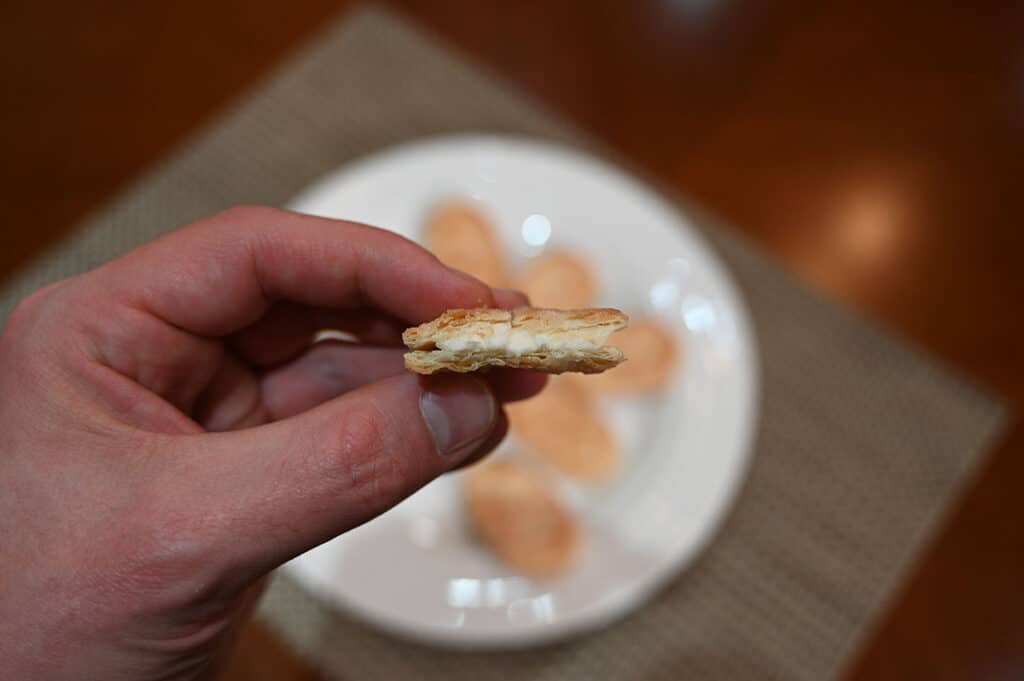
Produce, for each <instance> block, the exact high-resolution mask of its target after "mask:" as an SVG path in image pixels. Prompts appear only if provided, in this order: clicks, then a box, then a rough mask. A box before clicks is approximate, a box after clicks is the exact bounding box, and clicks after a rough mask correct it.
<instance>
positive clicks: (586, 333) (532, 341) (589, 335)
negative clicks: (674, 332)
mask: <svg viewBox="0 0 1024 681" xmlns="http://www.w3.org/2000/svg"><path fill="white" fill-rule="evenodd" d="M612 332H613V329H611V328H608V327H596V328H589V329H574V330H573V332H572V333H571V334H570V333H561V334H555V335H548V334H543V333H531V332H529V331H526V330H524V329H513V328H512V325H511V324H493V325H488V327H487V329H486V332H477V333H467V334H465V335H462V336H459V337H456V338H447V339H445V340H440V341H438V342H437V348H438V349H439V350H444V351H447V352H486V351H494V350H500V351H503V352H505V353H506V354H509V355H526V354H530V353H534V352H539V351H542V350H548V351H559V350H581V351H582V350H593V349H595V348H597V347H600V346H602V345H604V342H605V341H606V340H608V336H610V335H611V334H612Z"/></svg>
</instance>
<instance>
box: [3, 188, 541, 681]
mask: <svg viewBox="0 0 1024 681" xmlns="http://www.w3.org/2000/svg"><path fill="white" fill-rule="evenodd" d="M523 302H524V299H523V298H522V297H519V296H517V295H515V294H509V293H502V292H498V291H492V290H491V289H490V288H488V287H487V286H485V285H484V284H482V283H480V282H479V281H477V280H475V279H472V278H471V277H469V276H467V275H464V274H461V273H459V272H456V271H453V270H450V269H448V268H447V267H445V266H444V265H442V264H441V263H440V262H438V261H437V260H436V259H435V258H434V257H433V256H432V255H430V254H429V253H427V252H426V251H424V250H423V249H421V248H419V247H418V246H416V245H414V244H412V243H411V242H409V241H406V240H404V239H402V238H400V237H397V236H395V235H392V234H390V233H387V232H384V231H381V230H377V229H374V228H371V227H366V226H362V225H356V224H352V223H346V222H337V221H333V220H326V219H321V218H313V217H307V216H300V215H296V214H292V213H287V212H283V211H275V210H271V209H264V208H242V209H234V210H231V211H227V212H225V213H221V214H219V215H217V216H214V217H212V218H209V219H207V220H203V221H201V222H198V223H196V224H193V225H191V226H189V227H186V228H184V229H181V230H179V231H177V232H174V233H172V234H170V235H169V236H166V237H164V238H162V239H160V240H158V241H155V242H153V243H151V244H149V245H147V246H144V247H142V248H140V249H138V250H137V251H134V252H132V253H130V254H128V255H127V256H125V257H123V258H120V259H118V260H115V261H113V262H111V263H109V264H107V265H105V266H103V267H101V268H99V269H97V270H95V271H93V272H89V273H87V274H84V275H81V276H78V277H75V278H73V279H69V280H66V281H62V282H59V283H57V284H54V285H52V286H50V287H48V288H46V289H43V290H42V291H39V292H37V293H35V294H33V295H32V296H30V297H29V298H28V299H26V300H25V301H24V302H23V303H22V304H21V305H20V306H19V307H18V309H17V310H16V311H15V312H14V314H13V315H12V316H11V318H10V320H9V322H8V324H7V327H6V329H5V330H4V333H3V335H2V337H0V660H3V662H2V663H0V678H2V679H65V678H67V679H71V678H73V679H84V678H96V679H105V680H115V679H151V678H152V679H156V678H160V679H167V678H196V677H200V676H203V675H204V674H208V673H210V670H211V669H212V668H213V665H214V662H215V661H216V660H217V659H218V657H219V656H221V655H222V653H223V651H224V649H225V646H226V645H227V644H228V643H229V642H230V640H231V636H232V633H233V632H234V631H235V630H236V628H237V627H238V625H239V623H240V621H241V620H242V619H243V618H244V617H245V615H246V613H247V612H248V610H249V608H251V606H252V605H253V603H254V601H255V599H256V597H257V596H258V591H259V586H260V583H261V580H262V578H263V577H264V576H265V575H266V574H267V573H268V572H269V571H270V570H272V569H273V568H274V567H276V566H277V565H279V564H281V563H282V562H284V561H286V560H288V559H289V558H292V557H293V556H296V555H298V554H300V553H302V552H303V551H306V550H307V549H310V548H312V547H314V546H316V545H317V544H320V543H321V542H324V541H326V540H327V539H330V538H331V537H334V536H336V535H338V534H340V533H342V532H344V531H346V530H348V529H351V528H353V527H355V526H357V525H359V524H360V523H363V522H365V521H366V520H368V519H370V518H372V517H374V516H375V515H377V514H379V513H381V512H382V511H384V510H386V509H387V508H389V507H390V506H392V505H393V504H395V503H396V502H398V501H399V500H401V499H402V498H404V497H405V496H407V495H409V494H410V493H412V492H413V491H415V490H416V489H417V488H419V487H420V486H422V485H423V484H425V483H427V482H429V481H430V480H432V479H433V478H434V477H436V476H437V475H440V474H441V473H444V472H445V471H449V470H451V469H453V468H456V467H458V466H460V465H461V464H464V463H465V462H468V461H471V460H473V459H474V458H477V457H479V456H482V455H483V454H484V453H486V452H488V451H490V450H491V449H493V447H494V446H496V445H497V443H498V442H499V441H500V440H501V439H502V437H503V436H504V434H505V431H506V429H507V420H506V419H505V416H504V412H503V410H502V408H501V403H502V402H503V401H508V400H513V399H520V398H523V397H526V396H528V395H530V394H533V393H534V392H536V391H537V390H539V389H540V387H541V385H542V381H543V379H541V378H539V377H537V376H534V375H531V374H527V373H525V372H507V373H504V374H495V375H494V377H492V378H490V379H488V381H486V382H485V381H484V380H481V379H480V378H477V377H472V376H449V377H442V378H433V379H422V378H418V377H416V376H414V375H412V374H409V373H407V372H405V371H403V368H402V357H401V355H402V350H401V349H400V348H398V347H386V346H382V344H384V345H398V344H399V341H400V338H399V334H400V331H401V329H402V328H404V327H405V326H407V325H409V324H413V323H419V322H422V321H426V320H428V319H431V318H433V317H435V316H437V315H438V314H440V313H441V312H442V311H444V310H445V309H447V308H455V307H476V306H481V305H503V306H513V305H517V304H522V303H523ZM325 328H331V329H343V330H346V331H350V332H352V333H354V334H355V335H356V336H357V337H359V338H360V339H361V340H365V341H366V342H371V343H375V344H376V345H373V346H371V345H352V344H339V343H324V344H318V345H315V346H314V345H311V339H312V336H313V334H314V332H315V331H317V330H321V329H325Z"/></svg>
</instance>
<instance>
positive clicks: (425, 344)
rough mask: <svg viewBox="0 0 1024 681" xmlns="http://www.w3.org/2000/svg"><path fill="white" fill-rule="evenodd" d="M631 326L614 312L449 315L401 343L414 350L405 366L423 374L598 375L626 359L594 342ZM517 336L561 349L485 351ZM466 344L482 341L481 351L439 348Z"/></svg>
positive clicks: (521, 310) (455, 312)
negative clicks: (494, 370) (509, 370)
mask: <svg viewBox="0 0 1024 681" xmlns="http://www.w3.org/2000/svg"><path fill="white" fill-rule="evenodd" d="M628 321H629V318H628V317H627V316H626V315H625V314H623V313H622V312H620V311H619V310H614V309H611V308H591V309H584V310H547V309H541V308H529V307H524V308H518V309H515V310H499V309H494V308H479V309H474V310H448V311H447V312H445V313H444V314H442V315H441V316H440V317H438V318H437V319H435V320H433V321H430V322H427V323H425V324H420V325H419V326H417V327H413V328H410V329H406V331H405V333H403V334H402V341H403V342H404V343H405V344H406V346H408V347H409V348H410V349H411V350H412V352H409V353H406V355H405V366H406V368H407V369H410V370H411V371H415V372H416V373H419V374H432V373H435V372H438V371H454V372H459V373H464V372H469V371H477V370H479V369H482V368H484V367H489V366H498V367H513V368H520V369H533V370H535V371H542V372H546V373H552V374H560V373H564V372H567V371H576V372H580V373H599V372H601V371H604V370H606V369H609V368H611V367H614V366H617V365H618V364H620V363H621V362H623V361H624V360H625V359H626V358H625V355H623V353H622V352H621V351H620V350H618V349H617V348H614V347H610V346H605V345H596V344H595V343H594V342H593V339H594V338H595V337H597V336H601V335H607V334H609V333H613V332H615V331H617V330H619V329H622V328H624V327H625V326H626V325H627V323H628ZM512 331H514V332H522V333H525V334H528V335H530V336H531V337H537V338H544V339H546V340H547V341H550V342H557V343H558V345H557V347H552V346H550V345H541V346H539V347H537V348H534V349H530V350H527V351H523V352H521V353H520V352H512V351H509V349H508V348H506V347H503V346H496V347H483V346H481V344H483V343H486V342H487V341H489V340H491V339H493V338H497V337H500V336H501V335H502V334H505V335H507V334H508V333H510V332H512ZM466 339H475V340H476V341H479V342H478V343H477V346H476V347H462V346H459V348H458V349H455V350H453V349H445V348H444V347H439V345H440V346H444V345H451V344H452V343H457V342H458V341H460V340H466Z"/></svg>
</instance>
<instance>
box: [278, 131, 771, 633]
mask: <svg viewBox="0 0 1024 681" xmlns="http://www.w3.org/2000/svg"><path fill="white" fill-rule="evenodd" d="M451 196H455V197H464V198H468V199H472V200H474V201H476V202H478V203H479V205H480V207H481V208H482V209H483V210H484V211H485V212H486V213H487V214H488V215H490V216H491V217H492V218H493V220H494V221H495V223H496V227H497V229H498V231H499V234H500V237H501V239H502V240H503V241H504V244H505V245H506V247H507V249H508V252H509V253H510V254H511V257H512V258H513V260H514V261H515V263H516V264H522V262H523V261H525V259H526V258H527V257H530V256H532V255H535V254H536V253H537V251H538V250H539V249H538V246H536V245H531V244H530V243H528V240H530V241H534V242H537V241H540V238H539V237H542V236H544V233H545V232H546V228H545V227H544V225H545V224H548V225H550V239H549V240H548V241H547V243H546V244H545V246H555V247H570V248H572V249H573V250H575V251H578V252H580V253H582V254H583V255H585V256H586V257H588V258H589V259H590V260H591V261H592V262H593V263H594V264H595V265H597V266H598V268H599V271H600V274H601V282H602V292H601V295H600V299H599V303H600V304H601V305H610V306H615V307H621V308H622V309H625V310H626V311H628V312H630V313H631V314H634V315H635V314H641V313H649V314H653V315H657V316H658V317H659V318H660V319H661V320H662V321H664V322H665V323H666V324H667V325H669V326H670V327H671V328H673V329H675V330H676V331H677V333H678V335H679V338H680V342H681V343H682V346H683V358H684V359H683V362H682V368H681V370H680V371H679V372H678V373H677V375H676V376H675V377H674V380H673V382H672V384H671V385H670V387H669V388H668V389H667V390H665V391H664V393H663V394H661V395H660V396H659V397H657V398H648V399H645V400H639V401H632V402H621V401H620V402H616V403H608V404H606V405H604V407H605V408H606V409H607V411H608V414H609V417H610V418H611V419H612V422H613V423H614V424H615V426H616V428H617V429H618V431H619V434H620V436H621V439H622V441H623V442H624V443H625V446H626V449H627V454H626V462H625V465H624V467H623V473H622V474H621V476H620V477H619V478H618V479H616V480H615V481H614V482H612V483H610V484H608V485H606V486H605V487H604V488H601V489H596V490H594V489H587V490H584V489H579V488H573V487H571V486H570V485H565V488H564V489H563V491H564V492H565V493H566V498H567V499H568V501H569V503H570V504H571V505H572V506H573V507H574V508H575V509H576V511H577V512H578V513H579V515H580V517H581V518H582V519H583V522H584V524H585V527H586V530H587V535H588V540H587V543H586V547H585V549H584V552H583V555H582V557H581V559H580V561H579V563H578V565H577V566H576V568H575V569H574V570H573V571H572V572H571V573H569V574H568V575H566V576H564V577H561V578H557V579H550V580H541V581H534V580H529V579H525V578H523V577H521V576H519V575H517V574H515V573H514V572H513V571H511V570H509V569H508V568H506V567H505V566H503V565H502V564H500V563H498V562H497V561H496V560H495V559H494V558H493V557H492V556H491V555H490V554H489V553H488V552H487V551H486V550H484V549H482V548H481V547H479V546H478V545H477V544H476V543H475V542H474V541H473V539H472V536H471V534H470V533H469V531H468V528H467V527H466V525H465V520H464V518H463V514H462V512H461V509H460V504H459V493H458V480H457V477H458V476H457V475H450V476H446V477H445V478H444V479H441V480H438V481H436V482H434V483H432V484H431V485H429V486H427V487H426V488H425V489H423V490H422V491H420V492H419V493H417V494H416V495H414V496H413V497H412V498H410V499H408V500H407V501H405V502H403V503H402V504H400V505H399V506H397V507H396V508H394V509H392V510H391V511H389V512H388V513H386V514H385V515H383V516H381V517H380V518H377V519H376V520H374V521H372V522H370V523H367V524H366V525H364V526H363V527H360V528H358V529H356V530H353V531H352V532H349V533H348V534H346V535H344V536H342V537H339V538H337V539H335V540H333V541H330V542H328V543H326V544H324V545H323V546H320V547H319V548H317V549H314V550H313V551H310V552H308V553H306V554H304V555H302V556H300V557H298V558H296V559H295V560H293V561H291V562H290V563H288V564H287V565H286V566H284V570H285V571H286V572H288V573H289V574H290V575H291V576H293V577H294V578H295V579H297V580H298V581H299V582H300V583H302V584H303V585H304V586H306V587H307V588H308V589H310V590H312V591H313V592H314V593H316V594H318V595H319V596H321V597H322V598H323V599H325V600H327V601H328V602H331V603H334V604H336V605H337V606H339V607H342V608H344V609H345V610H347V611H350V612H353V613H356V614H357V615H359V616H361V617H363V618H365V619H366V620H368V621H370V622H371V623H373V624H375V625H377V626H380V627H383V628H385V629H387V630H390V631H392V632H396V633H398V634H401V635H405V636H408V637H412V638H415V639H418V640H421V641H428V642H432V643H438V644H445V645H449V646H454V647H461V648H507V647H522V646H526V645H532V644H538V643H542V642H549V641H552V640H554V639H560V638H564V637H566V636H569V635H571V634H576V633H579V632H582V631H585V630H588V629H592V628H595V627H598V626H601V625H604V624H606V623H608V622H610V621H611V620H613V619H615V618H617V617H619V616H622V615H624V614H625V613H627V612H628V611H630V610H632V609H634V608H636V607H637V606H638V605H640V604H641V603H642V602H643V601H644V600H645V599H647V598H648V597H650V596H651V595H652V594H653V593H654V591H655V590H656V589H657V588H658V587H659V586H660V585H662V584H664V583H665V582H666V581H667V580H668V579H669V578H671V577H672V576H673V575H675V574H677V573H678V572H679V571H680V570H681V569H682V568H684V567H685V566H686V565H688V564H689V563H690V562H691V561H693V559H694V558H695V557H696V556H697V554H698V553H699V552H700V551H701V549H702V548H703V547H704V546H705V545H706V544H707V543H708V541H709V539H710V538H711V536H712V534H713V532H714V530H715V528H716V527H717V525H718V524H719V521H720V520H721V519H722V517H723V515H724V513H725V512H726V510H727V509H728V507H729V505H730V503H731V501H732V499H733V497H734V496H735V494H736V492H737V490H738V488H739V485H740V483H741V480H742V478H743V473H744V471H745V469H746V465H747V459H748V452H749V448H750V444H751V437H752V435H753V429H754V425H755V420H756V410H757V363H756V354H755V350H754V341H753V336H752V331H751V326H750V323H749V320H748V317H747V314H746V311H745V309H744V306H743V303H742V300H741V298H740V296H739V294H738V292H737V290H736V288H735V286H734V285H733V284H732V282H731V281H730V279H729V276H728V274H727V273H726V271H725V269H724V267H723V266H722V265H721V263H720V262H719V261H718V258H717V257H716V256H715V255H714V253H713V252H712V251H711V250H710V249H709V248H708V246H707V245H706V244H705V243H704V241H703V239H702V238H701V237H700V236H699V235H698V234H697V232H696V230H695V229H694V228H693V226H692V225H691V223H690V221H689V220H687V218H686V216H684V215H680V214H679V212H677V210H676V209H675V208H674V207H673V206H671V205H669V204H668V203H666V202H665V201H664V200H662V199H661V198H659V197H658V196H657V195H656V194H654V193H653V192H651V191H650V190H648V189H647V188H646V187H644V186H643V185H641V184H640V183H638V182H637V181H636V180H635V179H633V178H632V177H629V176H628V175H625V174H624V173H622V172H621V171H619V170H617V169H615V168H613V167H611V166H609V165H607V164H605V163H603V162H601V161H599V160H597V159H594V158H591V157H588V156H585V155H583V154H580V153H577V152H575V151H570V150H567V149H564V148H561V147H557V146H552V145H548V144H543V143H538V142H534V141H527V140H522V139H515V138H504V137H491V136H457V137H445V138H435V139H431V140H427V141H423V142H417V143H413V144H408V145H405V146H401V147H398V148H395V149H391V150H387V151H384V152H382V153H379V154H376V155H374V156H372V157H370V158H366V159H364V160H361V161H359V162H356V163H354V164H352V165H350V166H348V167H346V168H344V169H342V170H341V171H339V172H337V173H335V174H333V175H331V176H329V177H327V178H326V179H324V180H322V181H321V182H319V183H317V184H316V185H314V186H313V187H312V188H310V189H309V190H307V191H306V192H305V193H303V194H302V195H301V196H300V197H299V198H297V199H296V200H295V201H294V202H293V203H292V204H291V207H292V208H293V209H295V210H299V211H302V212H306V213H312V214H316V215H323V216H328V217H338V218H346V219H350V220H357V221H360V222H366V223H370V224H374V225H380V226H386V227H388V228H390V229H393V230H394V231H396V232H398V233H400V234H403V235H405V236H407V237H410V238H413V239H417V238H418V237H419V235H420V231H421V228H422V224H423V219H424V215H425V213H426V212H427V211H428V210H429V209H430V207H431V206H432V205H433V204H434V203H435V202H436V201H437V200H438V199H439V198H443V197H451ZM530 216H542V217H533V218H532V219H530V221H529V222H527V218H530ZM524 222H526V223H527V227H526V228H525V229H524ZM524 235H525V236H524Z"/></svg>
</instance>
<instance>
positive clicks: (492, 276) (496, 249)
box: [424, 200, 508, 286]
mask: <svg viewBox="0 0 1024 681" xmlns="http://www.w3.org/2000/svg"><path fill="white" fill-rule="evenodd" d="M424 241H425V242H426V245H427V248H429V249H430V250H431V251H432V252H433V253H434V255H436V256H437V257H438V259H439V260H440V261H441V262H443V263H444V264H445V265H448V266H449V267H452V268H454V269H457V270H462V271H463V272H466V273H467V274H470V275H472V276H474V277H476V278H477V279H479V280H480V281H482V282H484V283H485V284H489V285H491V286H505V285H506V282H507V280H508V277H507V273H506V268H505V259H504V256H503V254H502V249H501V246H500V245H499V243H498V238H497V236H496V235H495V234H494V230H493V229H492V228H491V224H490V222H489V221H488V220H487V219H486V218H485V217H484V216H483V214H482V213H481V212H480V211H479V210H477V209H476V208H475V207H474V206H473V205H471V204H470V203H468V202H464V201H454V200H453V201H446V202H444V203H441V204H440V205H438V206H437V208H435V209H434V211H433V212H432V213H431V214H430V216H429V217H428V219H427V226H426V230H425V232H424Z"/></svg>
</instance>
